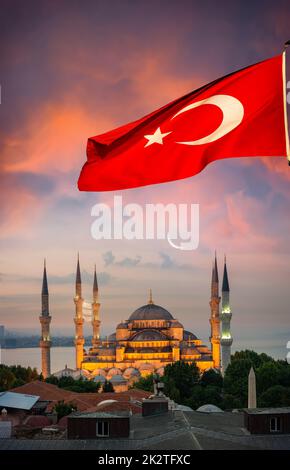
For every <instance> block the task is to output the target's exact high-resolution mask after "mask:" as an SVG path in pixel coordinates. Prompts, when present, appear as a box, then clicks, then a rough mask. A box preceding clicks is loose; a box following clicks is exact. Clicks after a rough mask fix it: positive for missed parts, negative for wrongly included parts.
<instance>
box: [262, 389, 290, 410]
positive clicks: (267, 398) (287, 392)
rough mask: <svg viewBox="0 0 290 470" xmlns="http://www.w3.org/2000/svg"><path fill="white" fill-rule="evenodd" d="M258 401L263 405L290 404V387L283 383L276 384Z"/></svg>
mask: <svg viewBox="0 0 290 470" xmlns="http://www.w3.org/2000/svg"><path fill="white" fill-rule="evenodd" d="M258 403H259V406H261V407H265V408H267V407H271V406H273V407H277V406H290V388H289V387H283V386H282V385H275V386H273V387H270V388H268V389H267V390H266V391H265V392H264V393H262V395H261V396H260V398H259V397H258Z"/></svg>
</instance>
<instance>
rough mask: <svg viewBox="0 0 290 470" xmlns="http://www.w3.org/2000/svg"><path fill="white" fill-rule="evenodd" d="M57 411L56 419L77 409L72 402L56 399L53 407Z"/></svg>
mask: <svg viewBox="0 0 290 470" xmlns="http://www.w3.org/2000/svg"><path fill="white" fill-rule="evenodd" d="M53 410H54V411H56V413H57V419H58V421H59V420H60V419H61V418H63V417H64V416H68V415H70V414H71V413H73V412H74V411H77V406H76V405H75V404H74V403H65V402H64V400H61V401H58V402H57V404H56V405H55V406H54V408H53Z"/></svg>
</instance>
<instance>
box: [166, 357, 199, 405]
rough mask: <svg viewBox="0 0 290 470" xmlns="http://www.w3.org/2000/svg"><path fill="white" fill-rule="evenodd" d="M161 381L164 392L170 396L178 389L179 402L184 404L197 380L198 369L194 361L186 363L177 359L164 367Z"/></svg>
mask: <svg viewBox="0 0 290 470" xmlns="http://www.w3.org/2000/svg"><path fill="white" fill-rule="evenodd" d="M162 381H163V382H164V388H165V393H166V394H168V396H169V397H170V398H172V397H173V395H176V390H178V392H179V397H180V403H181V404H183V403H184V404H185V401H186V400H187V399H188V398H190V396H191V393H192V389H193V387H194V385H196V384H197V383H198V381H199V369H198V367H197V366H196V364H195V363H193V364H188V363H186V362H183V361H177V362H174V363H173V364H168V365H167V366H166V367H165V369H164V376H163V378H162ZM172 399H173V398H172Z"/></svg>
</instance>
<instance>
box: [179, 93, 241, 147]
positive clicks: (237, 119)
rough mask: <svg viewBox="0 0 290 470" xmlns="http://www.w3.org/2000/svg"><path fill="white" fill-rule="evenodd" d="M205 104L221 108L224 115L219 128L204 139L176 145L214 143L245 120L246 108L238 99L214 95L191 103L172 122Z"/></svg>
mask: <svg viewBox="0 0 290 470" xmlns="http://www.w3.org/2000/svg"><path fill="white" fill-rule="evenodd" d="M203 104H213V105H215V106H217V107H218V108H220V110H221V112H222V113H223V120H222V122H221V124H220V125H219V127H218V128H217V129H216V130H215V131H213V132H212V133H211V134H209V135H207V136H205V137H202V139H197V140H188V141H185V142H176V144H183V145H201V144H208V143H210V142H214V141H215V140H217V139H220V138H221V137H223V136H224V135H226V134H228V133H229V132H230V131H232V130H233V129H235V128H236V127H237V126H238V125H239V124H240V123H241V122H242V120H243V117H244V107H243V105H242V103H241V102H240V101H239V100H238V99H237V98H234V97H233V96H229V95H214V96H210V97H209V98H206V99H204V100H201V101H197V102H196V103H191V104H189V105H188V106H185V107H184V108H182V109H181V110H180V111H178V113H176V114H175V115H174V116H173V117H172V118H171V120H172V119H174V118H176V117H177V116H179V115H180V114H183V113H185V112H186V111H189V110H190V109H194V108H197V107H198V106H202V105H203Z"/></svg>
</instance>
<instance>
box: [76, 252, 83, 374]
mask: <svg viewBox="0 0 290 470" xmlns="http://www.w3.org/2000/svg"><path fill="white" fill-rule="evenodd" d="M83 302H84V299H83V298H82V280H81V270H80V258H79V254H78V261H77V272H76V293H75V298H74V303H75V306H76V314H75V317H74V322H75V347H76V368H77V369H81V365H82V362H83V358H84V344H85V340H84V334H83V324H84V319H83Z"/></svg>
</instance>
